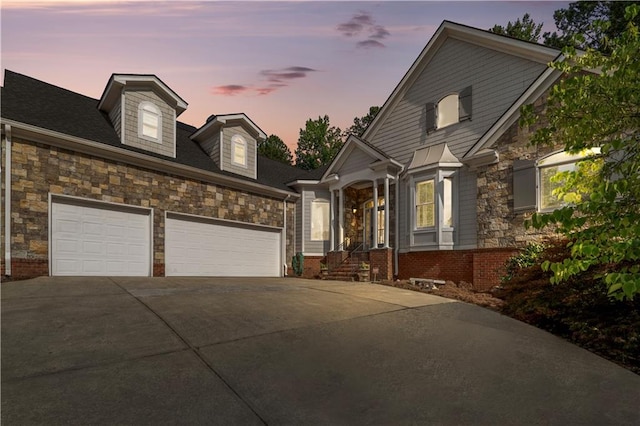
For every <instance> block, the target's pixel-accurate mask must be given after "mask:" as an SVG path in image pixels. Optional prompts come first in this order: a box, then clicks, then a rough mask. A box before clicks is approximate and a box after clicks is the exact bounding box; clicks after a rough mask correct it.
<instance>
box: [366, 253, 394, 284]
mask: <svg viewBox="0 0 640 426" xmlns="http://www.w3.org/2000/svg"><path fill="white" fill-rule="evenodd" d="M369 263H370V264H371V270H370V271H371V272H370V274H371V279H372V280H374V279H375V280H391V279H393V249H390V248H389V249H384V248H383V249H373V250H370V251H369ZM375 268H378V273H377V274H375V273H374V272H375Z"/></svg>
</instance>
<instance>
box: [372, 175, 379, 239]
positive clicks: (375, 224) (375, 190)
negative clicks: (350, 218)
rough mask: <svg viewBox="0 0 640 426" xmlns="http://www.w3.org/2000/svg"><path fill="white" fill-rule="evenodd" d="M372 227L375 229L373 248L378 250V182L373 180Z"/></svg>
mask: <svg viewBox="0 0 640 426" xmlns="http://www.w3.org/2000/svg"><path fill="white" fill-rule="evenodd" d="M371 216H372V217H371V226H372V227H373V238H372V239H371V246H372V247H373V248H378V180H377V179H374V180H373V214H372V215H371Z"/></svg>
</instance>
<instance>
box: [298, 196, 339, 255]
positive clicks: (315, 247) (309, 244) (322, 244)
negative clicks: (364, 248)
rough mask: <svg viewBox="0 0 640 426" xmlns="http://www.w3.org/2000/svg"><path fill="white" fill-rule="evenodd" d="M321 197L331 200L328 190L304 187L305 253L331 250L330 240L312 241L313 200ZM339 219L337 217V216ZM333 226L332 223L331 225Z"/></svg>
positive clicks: (322, 252) (321, 252)
mask: <svg viewBox="0 0 640 426" xmlns="http://www.w3.org/2000/svg"><path fill="white" fill-rule="evenodd" d="M318 198H321V199H323V200H327V201H330V199H331V195H330V193H329V191H328V190H322V189H304V190H303V196H302V199H303V201H304V204H303V209H302V210H303V212H302V214H303V218H304V224H305V225H304V235H303V236H302V237H303V238H304V253H305V254H325V253H326V252H327V251H328V250H329V244H330V241H311V203H312V202H313V200H315V199H318ZM336 220H337V218H336ZM329 226H331V224H330V225H329Z"/></svg>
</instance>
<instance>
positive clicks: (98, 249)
mask: <svg viewBox="0 0 640 426" xmlns="http://www.w3.org/2000/svg"><path fill="white" fill-rule="evenodd" d="M152 223H153V218H152V212H151V209H145V208H140V207H133V206H126V205H121V204H112V203H102V202H96V201H92V200H83V199H77V198H72V197H69V198H67V197H61V196H55V197H54V198H53V199H52V203H51V262H50V264H51V274H52V275H63V276H68V275H80V276H82V275H85V276H87V275H94V276H96V275H97V276H101V275H102V276H150V275H151V265H152V261H151V259H152V257H151V256H152V232H151V230H152ZM280 235H281V230H280V229H278V228H272V227H266V226H257V225H250V224H240V223H238V222H232V221H224V220H215V219H207V218H201V217H194V216H188V215H183V214H173V213H168V214H167V216H166V219H165V246H164V247H165V274H166V275H168V276H169V275H172V276H221V277H224V276H228V277H232V276H253V277H257V276H261V277H278V276H280V273H281V271H280V265H281V264H282V262H281V261H280V259H281V254H280V253H281V247H282V246H281V237H280Z"/></svg>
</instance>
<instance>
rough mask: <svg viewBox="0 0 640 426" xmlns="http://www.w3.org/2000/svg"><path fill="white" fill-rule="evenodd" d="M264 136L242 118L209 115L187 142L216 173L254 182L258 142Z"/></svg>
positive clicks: (256, 127)
mask: <svg viewBox="0 0 640 426" xmlns="http://www.w3.org/2000/svg"><path fill="white" fill-rule="evenodd" d="M266 137H267V135H266V134H265V133H264V132H263V131H262V130H261V129H260V128H259V127H258V126H256V125H255V123H254V122H253V121H251V120H250V119H249V117H247V116H246V115H245V114H226V115H212V116H210V117H209V118H208V119H207V122H206V123H205V124H204V126H202V127H200V128H199V129H198V130H197V131H196V132H195V133H194V134H193V135H191V139H192V140H194V141H196V142H198V143H199V144H200V146H201V147H202V149H203V150H204V151H205V152H206V153H207V154H209V157H211V159H212V160H213V161H214V162H215V163H216V165H217V166H218V167H219V168H220V170H225V171H228V172H232V173H236V174H238V175H242V176H246V177H249V178H252V179H256V178H257V174H258V173H257V159H256V157H257V155H258V141H259V140H264V139H266Z"/></svg>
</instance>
